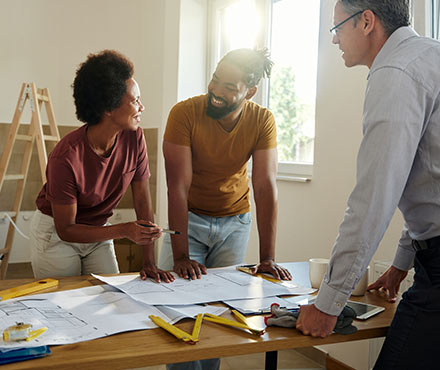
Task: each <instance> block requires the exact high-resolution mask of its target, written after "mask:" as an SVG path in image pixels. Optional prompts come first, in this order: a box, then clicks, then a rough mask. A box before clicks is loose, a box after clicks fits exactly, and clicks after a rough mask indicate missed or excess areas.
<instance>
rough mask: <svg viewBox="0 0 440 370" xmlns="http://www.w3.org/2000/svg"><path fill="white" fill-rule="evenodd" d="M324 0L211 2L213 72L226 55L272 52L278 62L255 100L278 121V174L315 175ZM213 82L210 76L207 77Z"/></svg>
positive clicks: (224, 0) (236, 0)
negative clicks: (257, 49) (238, 51)
mask: <svg viewBox="0 0 440 370" xmlns="http://www.w3.org/2000/svg"><path fill="white" fill-rule="evenodd" d="M319 15H320V0H307V1H305V0H229V1H228V0H213V1H212V2H211V16H210V18H211V21H212V22H211V24H212V30H211V32H212V33H211V40H212V49H211V55H210V58H209V60H210V63H209V66H210V70H209V71H208V73H212V71H213V70H214V69H215V66H216V64H217V62H218V60H219V59H220V58H221V57H222V56H223V55H224V54H226V53H227V52H228V51H230V50H233V49H236V48H241V47H250V48H253V47H268V48H269V50H270V51H271V55H272V60H273V61H274V62H275V64H274V67H273V69H272V76H271V78H270V80H269V81H267V80H263V81H262V82H261V83H260V84H261V85H260V89H259V93H258V94H257V96H256V97H255V99H254V100H255V101H257V102H258V103H259V104H261V105H263V106H266V107H268V108H269V109H270V110H271V111H272V112H273V114H274V115H275V119H276V122H277V132H278V157H279V158H278V159H279V162H280V165H279V172H280V173H281V174H286V175H292V174H296V175H308V176H310V175H311V174H312V172H311V167H312V164H313V145H314V134H315V100H316V76H317V61H318V33H319ZM209 77H210V76H209Z"/></svg>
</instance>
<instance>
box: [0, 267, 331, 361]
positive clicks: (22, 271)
mask: <svg viewBox="0 0 440 370" xmlns="http://www.w3.org/2000/svg"><path fill="white" fill-rule="evenodd" d="M24 278H33V273H32V266H31V264H30V263H12V264H9V266H8V271H7V273H6V279H24ZM264 361H265V357H264V354H263V353H258V354H254V355H245V356H235V357H225V358H222V360H221V366H220V369H221V370H258V369H264ZM318 362H319V363H318ZM322 363H323V361H322V359H321V360H317V362H315V361H312V360H311V359H310V358H308V357H306V356H304V355H302V354H300V353H298V352H297V351H295V350H287V351H280V352H279V353H278V369H280V370H283V369H296V370H299V369H316V370H317V369H324V366H323V365H320V364H322ZM136 370H165V365H162V366H151V367H144V368H141V369H136Z"/></svg>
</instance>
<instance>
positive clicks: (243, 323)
mask: <svg viewBox="0 0 440 370" xmlns="http://www.w3.org/2000/svg"><path fill="white" fill-rule="evenodd" d="M232 313H233V314H234V316H235V318H236V319H237V320H238V321H239V322H237V321H234V320H229V319H226V318H224V317H221V316H216V315H211V314H209V313H206V314H205V316H204V317H203V319H204V320H206V321H210V322H214V323H216V324H221V325H226V326H231V327H234V328H239V329H245V330H249V331H250V332H251V333H252V334H255V335H258V336H260V335H263V334H264V329H259V328H255V327H252V326H251V325H249V323H248V321H247V320H246V318H245V317H244V316H243V315H242V314H241V313H239V312H238V311H236V310H232Z"/></svg>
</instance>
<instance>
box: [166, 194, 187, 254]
mask: <svg viewBox="0 0 440 370" xmlns="http://www.w3.org/2000/svg"><path fill="white" fill-rule="evenodd" d="M168 222H169V227H170V228H171V229H172V230H177V231H179V232H180V234H178V235H171V244H172V248H173V258H174V260H178V259H181V258H189V252H188V199H187V196H185V194H184V192H182V191H180V192H178V191H176V192H169V197H168Z"/></svg>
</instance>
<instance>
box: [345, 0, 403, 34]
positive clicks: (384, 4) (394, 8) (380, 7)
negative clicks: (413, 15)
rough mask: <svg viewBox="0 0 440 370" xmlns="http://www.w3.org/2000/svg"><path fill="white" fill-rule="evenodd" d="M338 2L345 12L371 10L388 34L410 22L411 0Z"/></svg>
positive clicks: (351, 0)
mask: <svg viewBox="0 0 440 370" xmlns="http://www.w3.org/2000/svg"><path fill="white" fill-rule="evenodd" d="M339 2H340V3H341V5H342V7H343V8H344V11H345V12H346V13H347V14H355V13H357V12H359V11H363V10H371V11H372V12H373V13H374V14H375V15H376V17H378V18H379V20H380V22H381V23H382V26H383V27H384V29H385V32H386V34H387V35H388V36H390V35H391V34H392V33H393V32H394V31H395V30H397V29H398V28H399V27H403V26H409V24H410V5H411V4H410V3H411V0H339ZM355 18H357V17H355ZM355 21H356V20H355Z"/></svg>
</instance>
